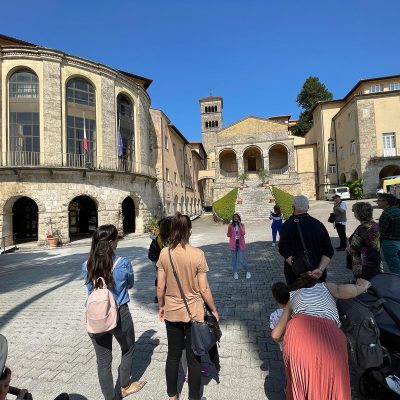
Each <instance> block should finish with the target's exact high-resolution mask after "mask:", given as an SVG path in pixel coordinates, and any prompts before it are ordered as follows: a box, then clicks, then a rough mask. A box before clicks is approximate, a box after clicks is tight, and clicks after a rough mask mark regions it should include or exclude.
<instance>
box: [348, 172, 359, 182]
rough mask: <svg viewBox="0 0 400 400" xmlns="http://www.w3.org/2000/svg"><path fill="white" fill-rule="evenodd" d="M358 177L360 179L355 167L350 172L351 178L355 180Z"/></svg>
mask: <svg viewBox="0 0 400 400" xmlns="http://www.w3.org/2000/svg"><path fill="white" fill-rule="evenodd" d="M356 179H358V172H357V170H356V169H353V170H351V173H350V180H352V181H354V180H356Z"/></svg>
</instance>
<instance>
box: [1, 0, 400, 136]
mask: <svg viewBox="0 0 400 400" xmlns="http://www.w3.org/2000/svg"><path fill="white" fill-rule="evenodd" d="M327 3H329V4H327ZM0 11H1V25H0V33H2V34H5V35H9V36H13V37H17V38H20V39H23V40H26V41H29V42H32V43H36V44H39V45H42V46H45V47H50V48H55V49H58V50H63V51H65V52H67V53H70V54H73V55H78V56H81V57H84V58H88V59H90V60H93V61H97V62H101V63H104V64H107V65H109V66H111V67H115V68H118V69H123V70H126V71H129V72H132V73H134V74H138V75H143V76H145V77H148V78H150V79H152V80H153V84H152V85H151V86H150V88H149V94H150V96H151V99H152V107H155V108H159V109H162V110H163V111H164V112H165V113H166V114H167V115H168V117H169V118H170V120H171V122H172V123H173V124H174V125H176V126H177V127H178V129H179V130H180V131H181V132H182V133H183V134H184V135H185V136H186V137H187V138H188V139H189V140H201V131H200V129H201V128H200V112H199V103H198V100H199V99H200V98H202V97H206V96H209V95H210V91H211V93H212V94H213V95H215V96H222V97H223V98H224V114H223V118H224V126H227V125H229V124H231V123H233V122H235V121H237V120H239V119H241V118H244V117H246V116H248V115H255V116H259V117H268V116H272V115H281V114H291V115H292V118H297V116H298V114H299V111H300V110H299V108H298V107H297V104H296V97H297V94H298V92H299V91H300V89H301V87H302V85H303V83H304V80H305V79H306V78H307V77H308V76H310V75H316V76H318V77H319V78H320V79H321V81H322V82H323V83H325V84H326V85H327V87H328V88H329V90H330V91H331V92H332V93H333V95H334V98H341V97H343V96H344V95H345V94H346V93H347V92H348V91H349V90H350V89H351V88H352V86H353V85H354V84H355V83H356V82H357V81H358V80H360V79H365V78H371V77H375V76H384V75H394V74H400V51H399V48H400V46H399V38H400V24H399V23H398V16H399V15H400V1H399V0H385V1H382V2H377V1H376V0H363V1H361V0H347V1H343V0H334V1H330V2H326V1H321V0H318V1H316V0H303V1H299V0H281V1H277V0H276V1H271V0H269V1H268V0H246V1H237V0H229V1H228V0H213V1H210V0H180V1H174V0H169V1H168V0H147V1H142V0H135V1H134V0H131V1H128V0H122V1H119V2H116V1H113V2H111V1H102V0H97V1H93V0H84V1H82V0H81V1H76V0H70V1H68V2H67V1H59V2H57V1H48V0H44V1H41V0H37V1H36V2H33V1H27V0H20V1H19V2H18V3H16V2H11V1H8V2H5V3H4V2H3V3H2V5H1V7H0Z"/></svg>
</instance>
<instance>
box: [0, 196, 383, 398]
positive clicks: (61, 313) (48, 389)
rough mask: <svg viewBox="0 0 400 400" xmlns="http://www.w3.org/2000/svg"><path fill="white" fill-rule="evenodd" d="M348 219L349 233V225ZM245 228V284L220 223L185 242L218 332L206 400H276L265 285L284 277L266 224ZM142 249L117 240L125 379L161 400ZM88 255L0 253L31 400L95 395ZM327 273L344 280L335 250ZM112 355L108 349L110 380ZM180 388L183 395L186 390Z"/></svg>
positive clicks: (0, 300)
mask: <svg viewBox="0 0 400 400" xmlns="http://www.w3.org/2000/svg"><path fill="white" fill-rule="evenodd" d="M349 208H350V204H349ZM330 209H331V204H329V203H327V202H314V203H312V205H311V210H310V214H311V215H314V216H317V217H320V219H321V220H322V221H326V219H327V217H328V215H329V212H330ZM349 214H352V213H349ZM378 215H379V211H377V215H376V216H378ZM350 218H351V221H350V224H349V227H348V232H352V231H353V229H354V228H355V226H356V225H357V223H356V221H354V218H353V217H352V216H351V217H350ZM246 230H247V235H246V238H247V242H248V250H247V258H248V261H249V264H250V266H251V270H252V278H251V280H246V279H245V278H244V272H243V271H241V272H240V279H239V280H238V281H235V280H233V278H232V273H231V267H230V254H229V249H228V242H227V238H226V226H221V225H216V224H214V223H213V222H212V221H211V219H210V217H209V216H204V217H202V218H201V219H200V220H197V221H195V222H194V227H193V236H192V240H191V242H192V244H193V245H195V246H199V247H201V248H202V249H203V250H204V251H205V253H206V257H207V261H208V263H209V266H210V273H209V281H210V283H211V287H212V291H213V294H214V297H215V300H216V303H217V305H218V310H219V313H220V316H221V326H222V330H223V338H222V343H221V347H220V357H221V364H222V369H221V374H220V383H219V384H218V383H217V382H216V380H215V378H214V377H210V378H203V383H204V388H203V390H204V393H203V396H204V399H208V400H212V399H230V398H231V399H266V398H268V399H282V398H284V395H283V389H284V384H285V378H284V369H283V364H282V357H281V353H280V351H279V348H278V346H277V345H276V344H274V343H273V341H272V340H271V338H270V331H269V327H268V316H269V314H270V313H271V312H272V311H273V310H274V309H275V308H276V306H275V304H274V301H273V299H272V297H271V293H270V287H271V284H272V282H274V281H277V280H283V279H284V277H283V272H282V269H283V268H282V258H281V257H280V256H279V253H278V249H277V248H273V247H271V230H270V227H269V225H267V226H266V225H265V224H264V223H263V224H257V223H252V224H246ZM329 232H330V235H331V237H332V242H333V245H334V246H337V245H338V239H337V234H336V232H335V231H334V230H333V229H332V228H331V227H329ZM149 243H150V240H149V238H135V239H129V240H121V241H120V245H119V248H118V250H117V253H118V254H120V255H126V256H128V257H130V258H131V259H132V263H133V265H134V271H135V286H134V289H133V290H131V293H130V294H131V303H130V310H131V313H132V315H133V319H134V323H135V330H136V340H137V347H136V352H135V362H134V366H133V375H134V377H135V378H139V377H142V378H143V379H147V380H148V384H147V385H146V386H145V388H144V389H143V390H142V391H141V392H140V393H138V394H136V395H135V396H134V398H135V399H138V400H139V399H163V398H165V399H166V398H167V395H166V385H165V378H164V368H165V360H166V352H167V341H166V334H165V327H164V326H163V324H162V323H160V322H159V321H158V318H157V306H156V305H155V304H154V303H153V300H154V286H153V285H154V276H155V272H154V267H153V266H152V264H151V263H150V262H149V261H148V260H147V248H148V246H149ZM88 250H89V246H88V245H87V244H85V245H84V246H76V247H65V248H59V249H54V250H48V249H41V250H36V251H30V252H16V253H13V254H7V255H2V256H0V332H1V333H3V334H4V335H5V336H6V337H7V338H8V341H9V358H8V364H9V366H10V367H11V369H12V370H13V377H12V384H13V385H14V386H18V387H26V388H28V389H29V390H30V391H31V392H32V393H33V396H34V399H35V400H38V399H39V400H51V399H53V398H54V397H55V396H56V395H57V394H59V393H60V392H62V391H66V392H68V393H70V395H71V399H73V400H78V399H80V400H84V399H89V400H93V399H101V398H102V396H101V392H100V389H99V384H98V381H97V372H96V365H95V364H96V362H95V355H94V351H93V347H92V345H91V343H90V341H89V338H88V336H87V334H86V332H85V328H84V326H83V325H82V323H81V322H80V320H81V318H82V316H83V304H84V301H85V298H86V292H85V288H84V286H83V281H82V278H81V274H80V270H81V263H82V261H83V260H84V258H85V256H86V254H87V252H88ZM329 276H330V279H331V280H332V281H338V282H341V281H344V280H347V279H349V277H350V274H349V273H348V271H347V270H346V269H345V267H344V253H343V252H341V253H336V254H335V256H334V258H333V262H332V264H331V267H330V273H329ZM119 359H120V356H119V352H118V349H117V348H116V347H115V353H114V362H113V370H114V374H115V375H117V367H118V363H119ZM182 386H183V389H182V398H183V399H186V398H187V385H186V384H185V385H183V384H182ZM132 398H133V397H132Z"/></svg>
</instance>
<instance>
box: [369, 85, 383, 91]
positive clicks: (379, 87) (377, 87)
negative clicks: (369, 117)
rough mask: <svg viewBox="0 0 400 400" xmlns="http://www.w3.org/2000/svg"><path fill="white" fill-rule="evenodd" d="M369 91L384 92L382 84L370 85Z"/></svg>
mask: <svg viewBox="0 0 400 400" xmlns="http://www.w3.org/2000/svg"><path fill="white" fill-rule="evenodd" d="M369 92H370V93H378V92H382V85H370V87H369Z"/></svg>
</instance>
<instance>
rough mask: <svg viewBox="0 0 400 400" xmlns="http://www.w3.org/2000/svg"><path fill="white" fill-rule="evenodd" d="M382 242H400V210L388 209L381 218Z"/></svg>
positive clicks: (397, 208)
mask: <svg viewBox="0 0 400 400" xmlns="http://www.w3.org/2000/svg"><path fill="white" fill-rule="evenodd" d="M379 229H380V231H381V240H400V208H399V207H397V206H392V207H388V208H386V209H384V210H383V212H382V214H381V217H380V218H379Z"/></svg>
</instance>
